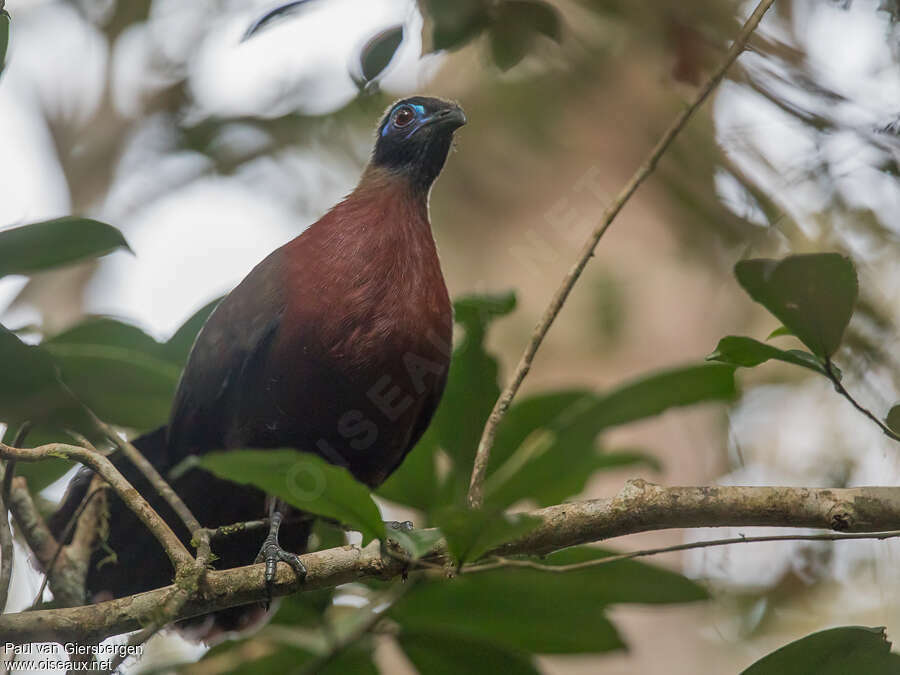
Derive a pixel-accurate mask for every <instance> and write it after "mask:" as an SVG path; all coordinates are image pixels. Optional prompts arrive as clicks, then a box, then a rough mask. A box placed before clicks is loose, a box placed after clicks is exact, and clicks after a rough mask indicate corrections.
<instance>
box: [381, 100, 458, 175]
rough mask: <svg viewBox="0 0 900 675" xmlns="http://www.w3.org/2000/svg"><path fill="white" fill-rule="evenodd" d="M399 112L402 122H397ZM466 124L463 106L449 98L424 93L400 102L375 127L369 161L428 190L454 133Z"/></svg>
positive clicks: (445, 156)
mask: <svg viewBox="0 0 900 675" xmlns="http://www.w3.org/2000/svg"><path fill="white" fill-rule="evenodd" d="M410 113H411V114H410ZM398 114H402V117H401V119H402V121H404V122H405V124H397V118H398ZM465 123H466V116H465V113H463V111H462V108H460V107H459V106H458V105H456V104H455V103H452V102H450V101H444V100H441V99H438V98H428V97H426V96H413V97H410V98H407V99H404V100H403V101H399V102H398V103H397V104H396V105H395V106H394V107H393V108H391V109H390V111H388V113H387V114H386V115H385V116H384V118H383V119H382V121H381V124H380V125H379V127H378V137H377V139H376V143H375V150H374V152H373V153H372V162H373V164H374V165H375V166H379V167H383V168H385V169H388V170H390V171H391V172H393V173H396V174H402V175H404V176H406V177H407V178H408V179H409V180H410V181H411V182H412V184H413V185H415V186H417V187H419V188H424V189H427V188H429V187H430V186H431V183H432V182H433V181H434V179H435V178H437V176H438V174H439V173H440V171H441V168H442V167H443V166H444V162H445V160H446V159H447V153H448V152H449V151H450V145H451V144H452V142H453V133H454V132H455V131H456V130H457V129H458V128H459V127H461V126H462V125H464V124H465Z"/></svg>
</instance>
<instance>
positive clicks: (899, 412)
mask: <svg viewBox="0 0 900 675" xmlns="http://www.w3.org/2000/svg"><path fill="white" fill-rule="evenodd" d="M884 423H885V424H887V425H888V428H889V429H890V430H891V431H893V432H894V433H896V434H900V403H898V404H897V405H895V406H894V407H893V408H891V409H890V410H889V411H888V414H887V417H885V418H884Z"/></svg>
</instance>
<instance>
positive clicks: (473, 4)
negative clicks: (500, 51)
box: [422, 0, 490, 50]
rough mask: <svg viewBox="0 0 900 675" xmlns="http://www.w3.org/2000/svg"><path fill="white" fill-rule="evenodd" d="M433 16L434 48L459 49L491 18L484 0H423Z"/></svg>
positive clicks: (426, 12) (431, 17) (429, 16)
mask: <svg viewBox="0 0 900 675" xmlns="http://www.w3.org/2000/svg"><path fill="white" fill-rule="evenodd" d="M422 5H423V7H424V9H425V12H424V13H425V15H426V16H427V17H428V18H429V19H430V20H431V22H432V28H431V46H432V49H434V50H440V49H456V48H458V47H462V46H463V45H464V44H466V43H467V42H469V41H470V40H472V39H473V38H474V37H476V36H477V35H479V34H480V33H481V31H483V30H484V29H485V27H486V26H487V25H488V23H489V21H490V17H489V15H488V7H487V3H486V2H484V0H423V2H422Z"/></svg>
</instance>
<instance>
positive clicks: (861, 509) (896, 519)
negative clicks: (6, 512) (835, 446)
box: [0, 480, 900, 644]
mask: <svg viewBox="0 0 900 675" xmlns="http://www.w3.org/2000/svg"><path fill="white" fill-rule="evenodd" d="M532 515H535V516H537V517H540V518H541V519H542V520H543V523H542V524H541V525H539V526H538V527H537V528H536V529H534V530H532V531H531V532H530V533H528V534H527V535H525V536H523V537H521V538H519V539H516V540H515V541H512V542H508V543H506V544H504V545H502V546H500V547H499V548H497V549H496V550H495V551H493V552H492V553H493V554H495V555H501V556H503V555H518V554H545V553H549V552H550V551H554V550H557V549H561V548H565V547H567V546H574V545H577V544H585V543H588V542H594V541H600V540H602V539H610V538H612V537H619V536H623V535H626V534H633V533H635V532H644V531H647V530H661V529H668V528H682V527H721V526H770V527H802V528H821V529H828V530H837V531H840V532H884V531H887V530H898V529H900V487H860V488H843V489H837V488H835V489H831V488H793V487H732V486H727V487H726V486H723V487H673V488H665V487H660V486H658V485H653V484H650V483H646V482H645V481H642V480H635V481H629V482H628V483H627V484H626V485H625V487H624V488H623V489H622V490H621V491H620V492H619V494H617V495H616V496H615V497H613V498H610V499H592V500H587V501H581V502H573V503H569V504H559V505H557V506H550V507H547V508H545V509H539V510H537V511H534V512H532ZM875 538H878V537H877V536H876V537H875ZM443 556H444V553H443V548H442V547H440V545H439V546H438V548H436V550H435V555H434V557H430V560H433V561H434V562H439V561H440V560H442V558H443ZM302 560H303V563H304V565H306V568H307V570H308V575H307V577H306V580H305V581H303V582H300V581H298V580H297V577H296V576H295V575H294V573H293V571H292V570H290V569H289V568H288V567H287V566H279V567H278V574H277V576H276V580H275V585H274V587H273V595H276V596H279V595H286V594H289V593H295V592H298V591H304V590H314V589H318V588H326V587H333V586H337V585H339V584H344V583H347V582H350V581H353V580H356V579H360V578H363V577H377V578H382V579H387V578H393V577H396V576H399V575H401V574H402V573H403V572H404V570H405V567H406V563H404V561H402V560H392V559H385V558H383V557H382V555H381V547H380V544H379V542H377V541H375V542H372V543H371V544H369V545H368V546H366V547H365V548H363V549H360V548H359V547H355V546H344V547H340V548H333V549H328V550H325V551H318V552H316V553H309V554H306V555H304V556H302ZM264 569H265V565H263V564H259V565H252V566H248V567H239V568H235V569H230V570H223V571H210V572H207V574H206V576H205V579H204V583H203V584H202V585H201V586H200V587H199V589H198V591H197V593H196V594H193V595H191V597H190V599H188V600H186V601H185V602H184V604H183V605H182V606H181V608H180V610H179V611H178V613H177V616H173V619H183V618H188V617H191V616H197V615H200V614H205V613H208V612H210V611H215V610H219V609H224V608H227V607H233V606H236V605H243V604H247V603H251V602H258V601H263V600H265V599H266V597H267V596H266V593H267V591H266V585H265V582H264V580H263V570H264ZM450 583H452V582H450ZM178 588H179V585H177V584H176V585H174V586H167V587H165V588H161V589H157V590H154V591H149V592H147V593H140V594H138V595H134V596H129V597H127V598H120V599H117V600H112V601H110V602H104V603H100V604H97V605H91V606H86V607H72V608H67V609H54V610H41V611H34V612H23V613H20V614H9V615H5V616H0V635H3V636H4V639H6V640H8V641H10V642H13V643H17V644H20V643H27V642H39V641H62V642H64V641H75V640H78V641H81V642H84V641H88V640H96V639H102V638H105V637H108V636H111V635H116V634H119V633H124V632H126V631H131V630H136V629H138V628H141V627H142V626H146V625H148V624H149V623H152V622H153V620H154V618H155V617H158V613H159V607H160V606H161V605H162V604H164V603H166V601H167V600H168V599H169V598H170V597H172V594H173V593H175V592H177V589H178Z"/></svg>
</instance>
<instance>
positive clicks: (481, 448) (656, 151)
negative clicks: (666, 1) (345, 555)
mask: <svg viewBox="0 0 900 675" xmlns="http://www.w3.org/2000/svg"><path fill="white" fill-rule="evenodd" d="M773 2H774V0H760V2H759V4H758V5H757V6H756V9H755V10H753V14H751V15H750V18H748V19H747V22H746V23H745V24H744V26H743V28H741V31H740V32H739V33H738V35H737V37H736V38H735V40H734V42H733V43H732V45H731V47H730V49H729V50H728V53H727V54H726V55H725V59H724V61H723V62H722V64H721V65H720V66H719V67H718V69H716V71H715V72H714V73H713V74H712V75H711V76H710V77H709V79H708V80H707V81H706V82H705V83H704V84H703V86H702V87H700V89H699V90H698V92H697V94H696V96H695V97H694V100H693V101H691V103H690V105H688V106H687V107H686V108H685V109H684V110H683V111H682V112H681V113H680V114H679V115H678V117H677V118H675V121H674V122H672V124H671V126H669V128H668V129H666V132H665V133H664V134H663V135H662V137H661V138H660V139H659V141H657V143H656V145H655V146H654V147H653V150H651V151H650V155H649V156H648V157H647V159H646V160H645V161H644V163H643V164H642V165H641V166H640V167H639V168H638V170H637V171H636V172H635V173H634V175H633V176H632V177H631V180H629V181H628V183H626V185H625V187H623V188H622V190H621V192H619V194H618V195H617V196H616V198H615V199H614V200H613V201H612V203H610V204H609V205H608V206H607V207H606V209H604V211H603V215H602V216H601V218H600V222H599V223H598V225H597V226H596V227H595V228H594V231H593V232H591V234H590V236H589V237H588V239H587V241H586V242H585V243H584V246H583V247H582V249H581V252H580V253H579V255H578V259H577V260H576V261H575V264H574V265H573V266H572V268H571V269H570V270H569V271H568V272H567V273H566V276H565V277H564V278H563V280H562V283H560V285H559V288H557V289H556V293H554V294H553V298H552V299H551V300H550V304H549V305H548V306H547V309H545V310H544V313H543V315H542V316H541V318H540V320H539V321H538V322H537V325H536V326H535V327H534V330H533V331H532V334H531V339H530V340H529V341H528V345H527V346H526V347H525V352H524V353H523V354H522V358H521V359H520V360H519V363H518V365H517V366H516V370H515V372H514V373H513V376H512V379H511V380H510V382H509V384H508V385H506V388H505V389H504V390H503V392H502V393H501V394H500V397H499V398H498V399H497V402H496V403H495V404H494V409H493V410H492V411H491V414H490V416H489V417H488V420H487V424H485V426H484V431H483V433H482V435H481V440H480V441H479V443H478V452H477V454H476V455H475V465H474V467H473V468H472V479H471V481H470V482H469V505H470V506H472V507H473V508H478V507H480V506H481V504H482V502H483V501H484V486H483V483H484V477H485V474H486V472H487V466H488V460H489V459H490V455H491V447H492V446H493V444H494V436H495V435H496V433H497V425H498V424H500V420H502V419H503V416H504V415H505V414H506V411H507V410H508V409H509V406H510V404H511V403H512V400H513V398H515V396H516V393H518V391H519V387H521V386H522V381H523V380H524V379H525V376H526V375H528V371H529V370H531V363H532V361H533V360H534V356H535V354H537V350H538V348H539V347H540V346H541V343H542V342H543V341H544V337H545V336H546V335H547V331H549V330H550V326H552V325H553V322H554V320H555V319H556V317H557V315H558V314H559V312H560V310H561V309H562V308H563V305H564V304H565V302H566V299H567V298H568V297H569V293H570V292H571V291H572V288H574V286H575V283H576V282H577V281H578V279H579V277H581V273H582V272H583V271H584V268H585V267H586V266H587V264H588V261H589V260H590V259H591V257H592V256H593V255H594V249H595V248H597V244H598V243H599V242H600V239H601V238H602V237H603V235H604V234H605V233H606V230H608V229H609V226H610V225H612V222H613V220H615V218H616V216H617V215H619V212H620V211H621V210H622V208H623V207H624V206H625V204H626V203H627V202H628V200H629V199H631V197H632V195H633V194H634V193H635V192H636V191H637V189H638V188H639V187H640V186H641V184H642V183H643V182H644V181H645V180H646V179H647V177H648V176H649V175H650V174H651V173H653V170H654V169H655V168H656V164H657V163H658V162H659V160H660V158H661V157H662V156H663V154H665V152H666V150H668V148H669V146H670V145H671V144H672V141H674V140H675V137H676V136H678V134H679V133H680V132H681V130H682V129H683V128H684V127H685V125H686V124H687V123H688V121H689V120H690V118H691V116H692V115H693V114H694V113H695V112H696V111H697V109H698V108H700V106H702V105H703V103H704V101H706V99H707V98H708V97H709V95H710V94H711V93H712V91H713V90H714V89H715V88H716V87H717V86H718V84H719V82H721V81H722V78H724V77H725V73H726V72H727V71H728V68H729V67H731V64H732V63H734V62H735V60H736V59H737V57H738V56H740V54H741V52H743V51H744V47H745V46H746V44H747V42H748V41H749V40H750V36H751V35H752V34H753V31H754V30H756V27H757V26H758V25H759V22H760V21H761V20H762V18H763V16H764V15H765V13H766V12H767V11H768V9H769V7H771V6H772V4H773Z"/></svg>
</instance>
